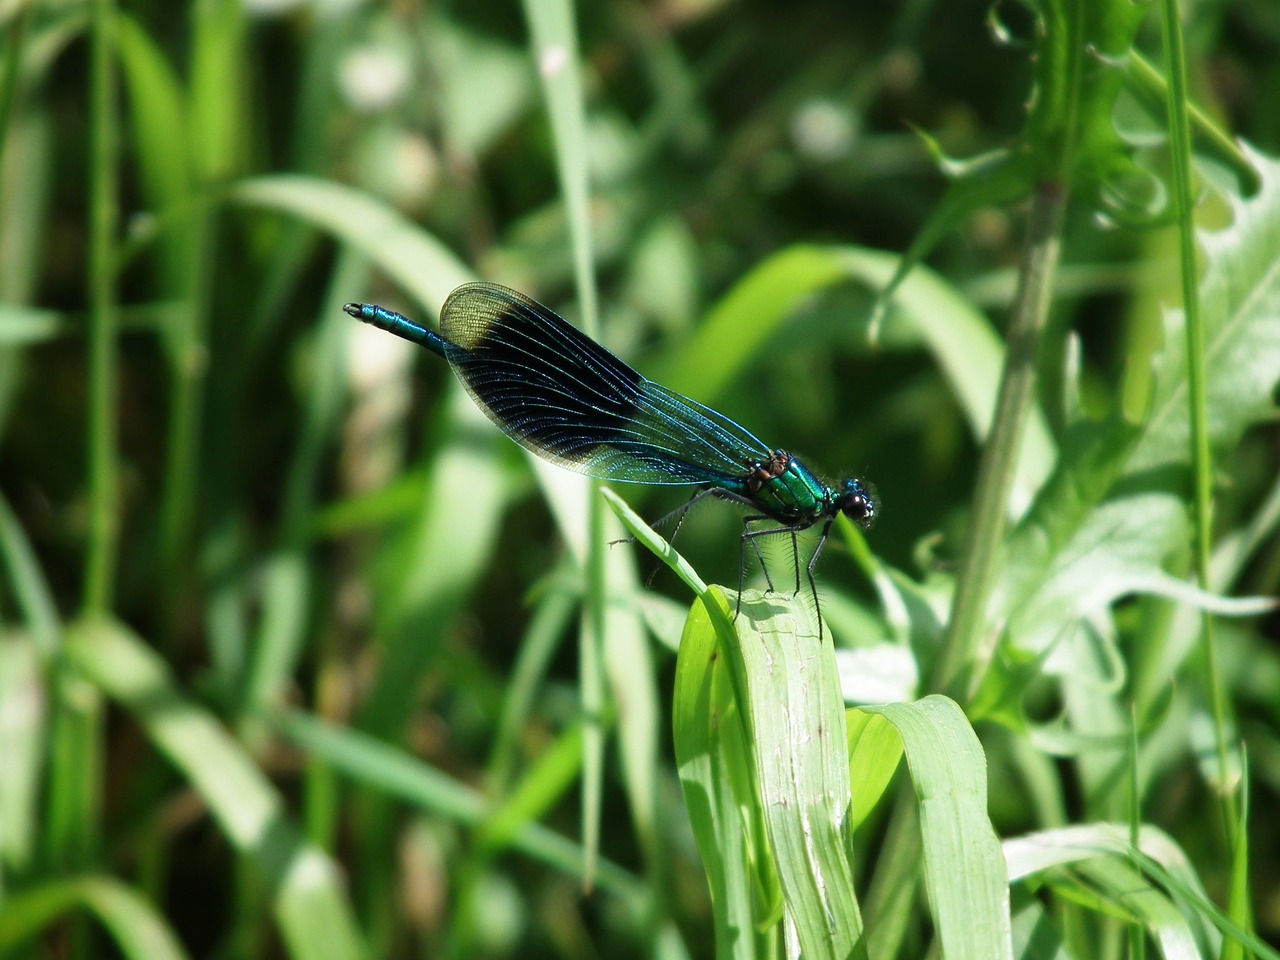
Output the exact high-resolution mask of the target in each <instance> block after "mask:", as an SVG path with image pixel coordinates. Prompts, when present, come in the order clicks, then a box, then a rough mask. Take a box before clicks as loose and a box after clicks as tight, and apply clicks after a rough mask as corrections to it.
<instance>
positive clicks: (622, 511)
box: [600, 487, 707, 597]
mask: <svg viewBox="0 0 1280 960" xmlns="http://www.w3.org/2000/svg"><path fill="white" fill-rule="evenodd" d="M600 493H601V494H602V495H603V496H604V499H605V502H606V503H608V504H609V506H610V507H611V508H612V509H613V512H614V513H615V514H617V515H618V519H619V520H621V521H622V525H623V526H624V527H626V528H627V530H629V531H630V532H631V535H632V536H633V537H635V538H636V540H638V541H639V542H640V543H641V544H643V545H644V546H645V547H646V548H648V550H649V552H650V553H652V554H653V555H654V556H655V557H657V558H658V559H659V560H661V561H662V562H663V563H665V564H666V565H667V566H668V567H670V568H671V572H672V573H674V574H675V575H676V576H677V577H679V578H680V579H681V580H682V581H684V583H685V585H686V586H687V587H688V588H689V589H690V590H692V591H693V592H694V593H696V594H697V595H698V596H700V597H702V596H704V595H705V594H706V592H707V585H706V584H705V583H704V582H703V580H702V578H701V577H700V576H698V572H697V571H696V570H694V569H693V567H692V566H691V565H690V564H689V561H688V560H686V559H685V558H684V557H682V556H681V555H680V553H679V552H678V551H677V550H676V548H675V547H673V546H672V545H671V544H670V543H668V542H667V541H666V540H665V539H663V537H662V535H661V534H659V533H658V532H657V531H655V530H654V529H653V527H651V526H649V525H648V524H647V523H645V522H644V521H643V520H642V519H640V515H639V514H637V513H636V512H635V511H634V510H632V509H631V507H629V506H628V505H627V502H626V501H625V500H623V499H622V498H621V497H620V496H618V495H617V494H616V493H614V492H613V491H612V490H610V489H609V488H608V487H601V488H600Z"/></svg>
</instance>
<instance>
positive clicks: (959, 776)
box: [863, 696, 1013, 960]
mask: <svg viewBox="0 0 1280 960" xmlns="http://www.w3.org/2000/svg"><path fill="white" fill-rule="evenodd" d="M863 709H864V710H865V711H866V712H868V713H874V714H879V715H880V716H882V717H884V718H885V719H886V720H888V721H889V722H890V723H891V724H893V726H894V727H895V728H896V729H897V731H898V734H899V735H900V736H901V737H902V746H903V750H904V752H905V753H906V757H907V767H908V769H909V770H910V772H911V781H912V785H913V787H914V788H915V794H916V799H917V803H918V805H919V811H920V831H921V836H922V838H923V849H924V881H925V887H926V888H927V890H928V892H929V904H930V908H931V910H932V912H933V917H934V926H935V927H936V929H937V935H938V941H939V945H940V947H941V950H942V953H943V955H944V956H949V957H989V958H993V960H994V958H1000V957H1005V958H1011V957H1012V951H1013V941H1012V928H1011V919H1010V910H1009V884H1008V880H1007V878H1006V873H1005V862H1004V856H1003V854H1002V852H1001V849H1000V841H999V839H998V838H997V837H996V833H995V830H994V829H993V828H992V826H991V820H990V818H989V816H988V814H987V762H986V757H985V756H984V755H983V752H982V746H981V744H979V743H978V738H977V737H976V736H975V735H974V732H973V728H972V727H970V726H969V722H968V721H967V720H966V719H965V716H964V714H963V712H962V711H961V710H960V708H959V707H958V706H957V705H956V704H955V703H954V702H953V701H951V700H948V699H947V698H945V697H939V696H931V697H925V698H924V699H923V700H919V701H916V702H915V703H893V704H886V705H884V706H879V707H865V708H863Z"/></svg>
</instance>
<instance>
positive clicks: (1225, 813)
mask: <svg viewBox="0 0 1280 960" xmlns="http://www.w3.org/2000/svg"><path fill="white" fill-rule="evenodd" d="M1160 21H1161V28H1162V30H1163V32H1164V51H1165V73H1166V74H1167V75H1168V78H1169V87H1168V98H1167V103H1168V110H1169V116H1168V120H1169V148H1170V151H1171V153H1172V173H1173V178H1172V179H1173V191H1172V192H1173V204H1174V211H1175V213H1176V215H1177V219H1178V254H1179V260H1180V261H1181V275H1182V304H1183V321H1184V323H1183V326H1184V332H1185V334H1186V338H1187V383H1188V399H1189V401H1190V411H1189V413H1190V418H1191V446H1192V450H1191V455H1192V473H1193V477H1194V481H1193V482H1194V504H1193V509H1194V523H1195V555H1196V577H1197V580H1198V582H1199V584H1200V588H1201V589H1203V590H1210V589H1212V579H1211V572H1210V567H1209V561H1210V555H1211V550H1212V536H1213V500H1212V498H1213V454H1212V451H1211V450H1210V449H1209V400H1208V377H1207V374H1206V372H1205V332H1204V320H1203V317H1202V316H1201V313H1200V298H1199V290H1198V289H1197V279H1198V274H1199V271H1198V270H1197V267H1196V263H1197V260H1196V241H1195V223H1194V220H1193V215H1192V196H1191V121H1190V117H1189V115H1188V106H1187V104H1188V92H1187V68H1186V51H1185V49H1184V47H1183V42H1182V23H1181V21H1180V20H1179V19H1178V5H1177V3H1176V0H1162V2H1161V4H1160ZM1201 622H1202V623H1203V625H1204V646H1203V651H1204V666H1205V679H1206V682H1207V683H1208V685H1209V702H1210V709H1211V710H1212V712H1213V728H1214V744H1215V747H1216V750H1217V754H1218V778H1219V781H1220V782H1219V784H1218V791H1219V795H1220V799H1221V801H1222V802H1221V810H1222V817H1223V822H1224V824H1225V826H1226V831H1227V842H1228V845H1234V841H1235V835H1236V830H1237V828H1238V824H1237V822H1236V809H1235V804H1234V803H1233V802H1232V799H1231V795H1232V792H1233V789H1232V785H1231V781H1230V762H1229V759H1230V758H1229V753H1228V748H1227V729H1226V727H1227V724H1226V705H1225V702H1224V701H1225V697H1224V695H1223V692H1222V677H1221V675H1220V671H1219V668H1218V645H1217V639H1216V632H1215V630H1214V626H1213V617H1212V616H1211V615H1210V614H1209V613H1208V612H1207V611H1206V612H1204V613H1203V614H1202V617H1201Z"/></svg>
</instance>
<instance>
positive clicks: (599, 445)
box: [343, 282, 877, 630]
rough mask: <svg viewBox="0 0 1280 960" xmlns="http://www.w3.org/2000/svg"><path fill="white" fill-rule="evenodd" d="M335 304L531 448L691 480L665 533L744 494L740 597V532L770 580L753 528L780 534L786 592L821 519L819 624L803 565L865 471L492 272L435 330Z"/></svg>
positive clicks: (863, 520)
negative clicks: (712, 401)
mask: <svg viewBox="0 0 1280 960" xmlns="http://www.w3.org/2000/svg"><path fill="white" fill-rule="evenodd" d="M343 309H344V310H345V311H346V312H347V313H348V314H350V315H351V316H353V317H355V318H356V319H358V320H363V321H364V322H365V323H369V324H372V325H373V326H375V327H378V328H379V329H381V330H385V331H387V332H389V333H393V334H395V335H396V336H398V337H402V338H403V339H405V340H408V341H409V342H411V343H416V344H418V345H419V346H422V347H426V348H427V349H428V350H430V351H431V352H432V353H435V354H438V355H439V356H441V357H443V358H444V359H445V360H446V361H447V362H448V364H449V366H450V368H452V370H453V372H454V374H455V375H456V376H457V378H458V380H460V381H461V383H462V385H463V387H465V388H466V390H467V392H468V393H469V394H470V395H471V398H472V399H473V400H474V401H475V402H476V404H477V405H478V406H479V407H480V409H481V410H483V411H484V412H485V414H486V415H488V417H489V419H490V420H492V421H493V422H494V423H495V424H496V425H497V427H498V429H499V430H501V431H502V432H503V433H505V434H506V435H507V436H508V437H510V438H511V439H512V440H514V441H516V442H517V443H519V444H520V445H521V446H523V447H525V448H526V449H527V450H530V451H532V452H533V453H535V454H537V455H538V456H539V457H541V458H542V459H544V460H547V461H549V462H551V463H554V464H556V465H558V466H561V467H564V468H566V469H569V470H573V471H576V472H577V473H582V474H586V475H587V476H590V477H594V478H596V479H598V480H605V481H610V482H617V483H643V484H656V485H666V486H691V487H693V488H694V492H693V495H692V496H691V498H690V499H689V500H688V501H687V502H686V503H685V505H684V506H682V507H680V508H679V509H678V510H676V511H673V513H671V514H668V516H667V517H664V518H663V521H666V520H670V519H671V518H672V517H677V516H678V520H677V524H676V530H675V533H678V532H679V528H680V523H683V521H684V517H685V515H686V514H687V512H688V510H689V509H690V508H691V507H692V506H693V505H694V504H695V503H697V502H698V501H699V500H702V499H703V498H705V497H713V498H716V499H719V500H725V501H729V502H731V503H735V504H738V505H740V506H742V507H745V508H746V509H747V511H748V512H747V513H746V514H745V515H744V516H743V518H742V525H743V529H742V536H741V539H740V541H739V544H738V569H739V572H738V608H737V609H738V610H740V609H741V604H742V587H743V577H744V570H745V559H746V553H745V551H746V546H747V544H750V545H751V547H752V549H753V550H754V551H755V553H756V557H757V559H758V560H759V562H760V566H761V569H762V570H763V571H764V575H765V581H766V583H767V584H768V587H769V590H770V591H772V590H773V580H772V578H771V577H770V576H769V572H768V569H767V568H766V566H765V564H764V558H763V556H762V555H761V553H760V547H759V543H758V541H759V539H760V538H762V537H771V536H778V535H787V534H789V535H790V537H791V550H792V558H793V561H794V563H795V571H796V593H797V594H798V593H799V592H800V553H799V546H798V543H797V536H796V535H797V534H799V533H800V532H802V531H804V530H808V529H809V528H810V527H813V526H815V525H816V524H819V523H820V524H822V532H821V535H820V536H819V538H818V544H817V547H816V548H815V549H814V552H813V554H812V555H811V556H810V558H809V561H808V564H807V565H806V567H805V569H806V572H807V575H808V581H809V589H810V591H811V593H812V595H813V601H814V607H815V611H816V612H817V613H818V624H819V630H821V624H822V617H821V609H820V607H819V606H818V589H817V584H816V583H815V581H814V576H813V571H814V567H815V566H816V565H817V562H818V556H819V554H821V552H822V548H823V546H825V544H826V542H827V538H828V536H829V534H830V532H831V525H832V524H833V523H834V522H835V520H836V518H837V517H838V516H840V515H841V514H843V515H844V516H846V517H848V518H849V519H850V520H852V521H853V522H854V523H856V524H857V525H858V526H860V527H861V528H863V529H864V530H865V529H867V528H868V527H870V526H871V523H872V521H873V520H874V519H875V516H876V502H877V497H876V495H875V493H874V491H873V489H872V488H871V485H870V484H868V483H865V482H863V481H862V480H861V479H859V478H858V477H852V476H851V477H848V478H847V479H845V480H844V481H842V482H840V483H838V484H835V485H833V484H830V483H827V482H825V481H823V480H821V479H819V478H818V476H817V475H816V474H814V473H813V472H812V471H811V470H810V469H809V468H808V467H806V466H805V465H804V464H803V463H801V462H800V460H799V459H797V458H796V457H795V456H793V455H792V454H790V453H788V452H787V451H785V450H782V449H779V448H775V447H770V446H768V445H767V444H765V443H763V442H762V441H760V440H759V439H757V438H756V437H755V435H754V434H752V433H750V432H749V431H748V430H746V429H745V428H744V427H741V426H739V425H738V424H737V423H735V422H734V421H733V420H730V419H729V418H728V417H726V416H724V415H723V414H721V413H718V412H716V411H715V410H712V409H711V408H710V407H705V406H703V405H702V404H700V403H698V402H697V401H696V400H691V399H690V398H688V397H685V396H682V395H681V394H678V393H676V392H675V391H674V390H669V389H667V388H666V387H664V386H662V385H661V384H659V383H655V382H653V381H652V380H647V379H645V378H644V377H643V376H641V375H640V374H639V373H638V372H636V371H635V370H633V369H632V368H631V367H630V366H628V365H627V364H626V363H624V362H623V361H621V360H619V359H618V358H617V357H616V356H614V355H613V354H612V353H610V352H609V351H608V350H606V349H605V348H604V347H602V346H601V345H600V344H598V343H596V342H595V341H594V340H592V339H591V338H590V337H588V336H587V335H586V334H584V333H582V331H580V330H578V328H577V327H575V326H573V325H572V324H570V323H569V322H568V321H566V320H564V319H563V318H561V317H560V316H559V315H558V314H556V313H555V312H554V311H552V310H550V309H549V308H547V307H545V306H543V305H542V304H540V303H538V302H537V301H536V300H532V299H530V298H529V297H527V296H525V295H524V294H522V293H519V292H518V291H515V290H511V289H508V288H507V287H503V286H499V285H498V284H496V283H487V282H478V283H466V284H463V285H462V286H460V287H458V288H457V289H456V290H454V291H453V292H452V293H451V294H449V297H448V299H447V300H445V303H444V306H443V307H442V308H441V310H440V332H439V333H436V332H435V331H434V330H431V329H430V328H428V327H425V326H423V325H422V324H420V323H416V322H415V321H413V320H410V319H409V318H408V317H405V316H403V315H402V314H399V313H396V312H395V311H394V310H389V309H387V308H386V307H382V306H379V305H377V304H372V303H348V304H346V305H345V306H344V307H343ZM663 521H660V522H663ZM765 524H768V525H767V526H766V525H765ZM673 539H674V533H673ZM735 616H736V612H735Z"/></svg>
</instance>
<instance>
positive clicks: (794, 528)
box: [738, 516, 812, 607]
mask: <svg viewBox="0 0 1280 960" xmlns="http://www.w3.org/2000/svg"><path fill="white" fill-rule="evenodd" d="M773 519H774V518H773V517H766V516H751V517H747V518H745V519H744V521H743V526H744V527H745V526H746V525H747V523H748V522H749V521H756V520H773ZM774 522H775V523H776V522H777V521H774ZM808 528H809V527H808V524H788V525H786V526H779V527H771V528H770V529H768V530H750V529H748V530H747V531H746V532H745V533H743V534H742V541H744V542H745V541H747V540H750V541H751V546H752V547H753V548H754V549H755V551H756V556H757V557H759V558H760V567H761V569H763V570H764V579H765V582H766V583H767V584H768V585H769V591H770V592H773V589H774V587H773V579H772V578H771V577H770V576H769V569H768V567H767V566H765V562H764V556H763V555H762V554H761V553H760V546H759V544H757V543H756V540H758V539H759V538H761V537H776V536H781V535H782V534H790V535H791V557H792V562H793V563H794V564H795V569H796V593H797V594H798V593H799V592H800V546H799V543H798V541H797V538H796V535H797V534H799V533H800V531H802V530H807V529H808ZM744 549H745V547H743V546H742V544H741V543H739V546H738V562H739V564H740V565H741V564H742V558H743V551H744ZM810 579H811V580H812V577H811V578H810ZM738 606H739V607H741V606H742V571H741V569H739V575H738Z"/></svg>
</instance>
